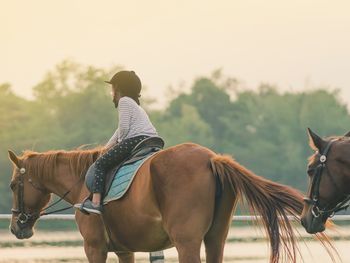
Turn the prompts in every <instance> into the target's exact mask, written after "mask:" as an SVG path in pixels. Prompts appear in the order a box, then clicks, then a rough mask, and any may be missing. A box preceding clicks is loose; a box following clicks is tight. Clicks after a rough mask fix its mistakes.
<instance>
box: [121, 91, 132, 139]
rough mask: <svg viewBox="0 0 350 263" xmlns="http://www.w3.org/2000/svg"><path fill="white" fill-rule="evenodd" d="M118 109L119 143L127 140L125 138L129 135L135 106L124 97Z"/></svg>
mask: <svg viewBox="0 0 350 263" xmlns="http://www.w3.org/2000/svg"><path fill="white" fill-rule="evenodd" d="M118 109H119V125H118V131H119V134H118V135H119V136H118V142H120V141H122V140H123V139H125V137H126V136H127V135H128V133H129V129H130V120H131V114H132V110H133V105H132V103H131V102H130V101H129V100H128V99H127V98H125V97H123V98H121V99H120V100H119V105H118Z"/></svg>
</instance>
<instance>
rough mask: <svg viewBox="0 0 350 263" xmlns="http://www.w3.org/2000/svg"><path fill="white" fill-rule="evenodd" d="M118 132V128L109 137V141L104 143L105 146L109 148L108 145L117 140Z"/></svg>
mask: <svg viewBox="0 0 350 263" xmlns="http://www.w3.org/2000/svg"><path fill="white" fill-rule="evenodd" d="M118 134H119V130H118V129H117V130H116V131H115V132H114V134H113V135H112V137H111V138H110V139H109V141H108V142H107V143H106V147H107V148H109V147H110V146H112V145H113V144H115V143H116V142H117V141H118V137H119V136H118Z"/></svg>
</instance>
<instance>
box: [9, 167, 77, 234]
mask: <svg viewBox="0 0 350 263" xmlns="http://www.w3.org/2000/svg"><path fill="white" fill-rule="evenodd" d="M19 173H20V176H19V184H18V186H19V189H18V193H17V199H18V200H17V201H18V209H16V208H12V209H11V212H12V213H14V214H18V216H17V225H18V226H19V228H21V229H23V228H25V227H26V226H27V225H28V223H29V222H30V221H35V220H36V219H38V218H39V217H40V216H43V215H49V214H53V213H56V212H61V211H64V210H67V209H70V208H72V207H73V205H71V206H68V207H64V208H61V209H57V210H54V211H50V212H45V211H46V210H47V209H49V208H51V207H53V206H55V205H56V204H58V203H59V202H61V201H62V200H63V199H64V198H65V197H66V196H67V195H68V194H69V193H70V192H71V191H72V189H73V187H74V186H76V185H77V184H78V183H79V182H80V180H81V178H80V179H79V180H78V181H77V182H76V183H75V184H74V185H73V186H72V187H71V188H70V189H69V190H68V191H67V192H65V193H64V194H63V195H62V197H60V198H59V199H58V200H57V201H55V202H53V203H52V204H51V205H48V206H46V207H44V208H43V209H41V210H40V211H38V212H34V213H26V212H25V207H24V175H25V173H26V169H25V168H24V167H22V168H20V169H19ZM28 182H29V183H30V184H31V185H32V186H33V188H34V189H36V190H38V191H40V192H43V193H48V192H47V190H46V189H44V188H42V187H40V186H38V185H37V184H35V183H34V182H33V180H32V179H30V178H29V179H28Z"/></svg>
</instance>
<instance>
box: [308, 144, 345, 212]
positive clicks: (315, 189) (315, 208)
mask: <svg viewBox="0 0 350 263" xmlns="http://www.w3.org/2000/svg"><path fill="white" fill-rule="evenodd" d="M335 141H336V140H331V141H329V142H328V143H327V145H326V147H325V149H324V151H323V153H320V154H318V155H319V156H320V157H319V160H318V165H317V167H316V168H314V169H315V170H316V171H315V173H314V177H313V179H312V181H311V190H310V197H305V198H304V201H305V202H306V203H307V204H311V205H312V208H311V213H312V215H313V216H314V217H315V218H317V217H319V216H323V215H327V217H333V216H334V214H335V213H336V212H338V211H341V210H344V209H346V208H348V206H349V205H350V195H344V194H343V195H344V196H345V198H344V199H343V200H342V201H340V202H339V203H337V204H336V205H335V206H334V207H333V208H332V209H326V208H327V206H326V207H325V208H323V209H322V208H320V206H319V197H320V183H321V175H322V172H323V169H326V171H327V172H328V176H329V177H330V179H331V182H332V183H333V185H334V186H335V188H337V189H339V187H338V186H337V185H336V183H335V182H334V178H333V177H332V175H331V173H330V171H329V169H328V168H327V166H326V162H327V154H328V152H329V150H330V148H331V146H332V144H333V142H335Z"/></svg>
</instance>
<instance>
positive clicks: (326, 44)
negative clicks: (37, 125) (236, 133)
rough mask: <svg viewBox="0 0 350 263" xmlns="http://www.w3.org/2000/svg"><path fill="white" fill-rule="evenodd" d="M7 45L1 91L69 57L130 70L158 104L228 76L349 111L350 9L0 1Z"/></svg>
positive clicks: (24, 90) (268, 2)
mask: <svg viewBox="0 0 350 263" xmlns="http://www.w3.org/2000/svg"><path fill="white" fill-rule="evenodd" d="M0 36H1V39H0V83H4V82H9V83H10V84H11V85H12V88H13V90H14V91H15V92H16V93H17V94H21V95H23V96H29V94H30V93H31V88H32V87H33V86H34V85H35V84H37V83H38V82H39V81H40V80H42V79H43V77H44V75H45V73H46V72H47V71H48V70H51V69H53V68H54V66H55V65H56V64H57V63H59V62H61V61H62V60H64V59H67V58H70V59H73V60H74V61H76V62H78V63H81V64H84V65H88V64H91V65H94V66H97V67H105V68H109V67H111V66H113V65H122V66H124V67H125V68H127V69H133V70H135V71H136V72H137V73H138V75H139V76H140V77H141V79H142V81H143V83H144V84H145V85H146V86H147V87H148V90H149V92H151V93H152V95H153V96H154V97H158V98H160V100H161V98H163V97H164V96H165V95H164V94H165V91H166V89H167V87H168V86H169V85H171V86H173V87H178V86H179V85H183V83H184V85H185V87H186V86H187V87H190V86H191V84H192V83H193V80H194V79H195V78H196V77H198V76H203V75H209V74H210V73H211V72H212V71H213V70H215V69H218V68H222V69H223V72H224V74H225V75H227V76H230V77H236V78H238V79H240V80H242V81H244V83H245V85H246V86H247V87H249V88H256V87H257V86H258V85H259V83H261V82H268V83H271V84H276V85H278V86H279V88H280V89H281V90H302V89H304V88H310V87H311V86H320V85H322V86H330V87H331V88H339V89H341V91H342V92H341V94H342V97H343V100H344V101H346V102H348V104H349V105H350V72H349V69H350V1H348V0H339V1H338V0H332V1H331V0H324V1H323V0H290V1H283V0H254V1H253V0H225V1H220V0H215V1H214V0H213V1H211V0H207V1H205V0H201V1H197V0H195V1H192V0H176V1H175V0H174V1H170V0H147V1H134V0H133V1H131V0H128V1H125V0H124V1H119V0H102V1H92V0H51V1H48V0H30V1H23V0H21V1H20V0H0Z"/></svg>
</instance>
